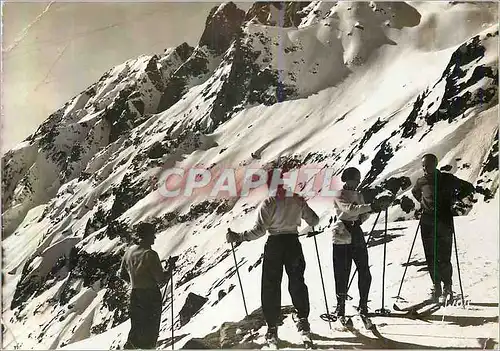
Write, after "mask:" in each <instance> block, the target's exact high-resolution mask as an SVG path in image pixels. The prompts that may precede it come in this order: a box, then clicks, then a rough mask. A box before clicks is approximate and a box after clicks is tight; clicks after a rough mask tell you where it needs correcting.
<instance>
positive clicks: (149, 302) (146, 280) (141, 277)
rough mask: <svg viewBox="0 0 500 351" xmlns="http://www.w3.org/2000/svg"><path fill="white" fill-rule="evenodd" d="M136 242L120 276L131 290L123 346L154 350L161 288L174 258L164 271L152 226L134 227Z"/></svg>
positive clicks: (129, 251)
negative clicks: (125, 339) (128, 283)
mask: <svg viewBox="0 0 500 351" xmlns="http://www.w3.org/2000/svg"><path fill="white" fill-rule="evenodd" d="M136 236H137V238H136V239H138V240H137V244H135V245H132V246H131V247H130V248H129V249H128V250H127V251H126V252H125V255H124V256H123V259H122V263H121V267H120V277H121V278H122V279H124V280H126V281H127V282H130V284H131V285H132V291H131V293H130V305H129V311H130V322H131V328H130V332H129V335H128V339H127V342H126V344H125V346H124V348H125V349H154V348H156V341H157V340H158V335H159V331H160V319H161V310H162V301H161V293H160V287H161V286H162V285H164V284H165V283H166V282H167V281H168V279H169V278H170V276H171V274H172V270H173V267H174V260H173V259H172V258H171V259H169V261H168V269H167V271H164V270H163V268H162V266H161V262H160V258H159V257H158V254H157V253H156V251H154V250H152V249H151V246H152V245H153V244H154V242H155V231H154V225H153V224H151V223H141V224H139V226H138V228H137V234H136Z"/></svg>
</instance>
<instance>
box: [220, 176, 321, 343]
mask: <svg viewBox="0 0 500 351" xmlns="http://www.w3.org/2000/svg"><path fill="white" fill-rule="evenodd" d="M270 178H271V177H270V176H269V175H268V187H270ZM302 219H304V220H305V221H306V222H307V224H309V225H310V226H314V225H316V224H318V222H319V217H318V215H317V214H316V213H315V212H314V211H313V210H312V209H311V208H310V207H309V206H308V204H307V202H306V201H305V200H304V198H302V197H301V196H299V195H297V194H293V195H292V196H286V189H285V188H284V187H283V185H282V184H280V185H278V188H277V191H276V196H269V197H268V198H266V199H265V200H264V201H263V202H262V203H261V205H260V208H259V209H258V217H257V222H256V223H255V226H254V227H253V228H252V229H250V230H247V231H244V232H243V233H236V232H234V231H232V230H231V229H228V233H227V241H228V242H242V241H251V240H255V239H258V238H260V237H262V236H263V235H265V234H266V231H267V232H268V233H269V238H268V239H267V242H266V245H265V247H264V262H263V264H262V286H261V300H262V311H263V313H264V317H265V319H266V322H267V326H268V331H267V333H266V339H267V340H268V341H272V342H276V340H277V338H278V334H277V324H278V320H279V316H280V312H281V279H282V276H283V267H284V268H285V271H286V273H287V275H288V291H289V292H290V296H291V297H292V302H293V305H294V307H295V308H296V310H297V316H298V318H299V320H298V323H297V329H298V331H299V332H301V333H302V334H303V335H309V333H310V326H309V322H308V316H309V293H308V289H307V286H306V284H305V282H304V271H305V267H306V263H305V260H304V254H303V252H302V246H301V244H300V241H299V238H298V230H297V227H299V226H300V224H301V220H302Z"/></svg>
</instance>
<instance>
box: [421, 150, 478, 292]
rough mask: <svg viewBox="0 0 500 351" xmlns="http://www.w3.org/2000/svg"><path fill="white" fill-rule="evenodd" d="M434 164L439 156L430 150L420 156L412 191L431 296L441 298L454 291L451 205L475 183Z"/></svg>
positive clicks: (471, 188) (469, 190) (472, 188)
mask: <svg viewBox="0 0 500 351" xmlns="http://www.w3.org/2000/svg"><path fill="white" fill-rule="evenodd" d="M437 164H438V159H437V157H436V156H435V155H433V154H426V155H424V156H423V157H422V167H423V170H424V176H423V177H421V178H418V179H417V182H416V184H415V186H414V187H413V189H412V193H413V196H414V197H415V199H417V200H418V201H419V202H420V207H421V212H422V214H421V218H420V228H421V236H422V244H423V246H424V253H425V259H426V262H427V268H428V270H429V274H430V277H431V279H432V282H433V288H432V289H431V298H432V299H433V300H438V299H439V300H440V302H444V301H445V300H446V298H452V294H453V292H452V265H451V252H452V241H453V230H454V225H453V215H454V211H453V206H454V203H455V202H456V201H458V200H461V199H463V198H464V197H466V196H468V195H469V194H471V193H473V192H474V187H473V185H472V184H470V183H468V182H466V181H464V180H461V179H459V178H457V177H455V176H454V175H453V174H450V173H442V172H440V171H439V170H438V169H437V168H436V167H437ZM441 283H443V286H441Z"/></svg>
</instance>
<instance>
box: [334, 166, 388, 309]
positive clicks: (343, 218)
mask: <svg viewBox="0 0 500 351" xmlns="http://www.w3.org/2000/svg"><path fill="white" fill-rule="evenodd" d="M341 180H342V182H344V186H343V188H342V190H340V191H338V192H337V194H336V196H334V198H333V205H334V209H335V218H336V219H335V223H334V225H333V274H334V277H335V291H336V295H337V308H336V310H335V314H336V315H337V316H338V317H344V316H345V300H346V297H347V286H348V282H349V275H350V273H351V266H352V261H354V264H355V265H356V267H357V269H358V289H359V306H358V310H359V312H360V314H361V315H362V316H365V315H366V314H367V313H368V293H369V291H370V285H371V281H372V276H371V274H370V269H369V266H368V250H367V247H366V242H365V238H364V233H363V230H362V229H361V223H363V222H364V221H365V220H366V219H368V216H369V215H368V213H370V212H372V211H376V212H378V211H382V210H384V209H386V208H387V207H388V206H389V204H390V203H391V201H392V200H391V199H389V198H387V197H385V198H381V199H377V200H375V201H373V202H372V204H371V205H370V204H365V201H364V199H363V195H362V194H361V193H360V192H358V191H357V190H356V189H357V187H358V185H359V183H360V181H361V173H360V172H359V170H358V169H357V168H354V167H349V168H346V169H345V170H344V171H343V172H342V176H341Z"/></svg>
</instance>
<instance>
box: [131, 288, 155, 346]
mask: <svg viewBox="0 0 500 351" xmlns="http://www.w3.org/2000/svg"><path fill="white" fill-rule="evenodd" d="M161 304H162V301H161V293H160V289H132V292H131V293H130V310H129V311H130V322H131V324H132V325H131V328H130V332H129V334H128V339H127V342H126V344H125V346H124V348H125V349H128V350H130V349H155V348H156V341H157V340H158V335H159V333H160V321H161Z"/></svg>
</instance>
